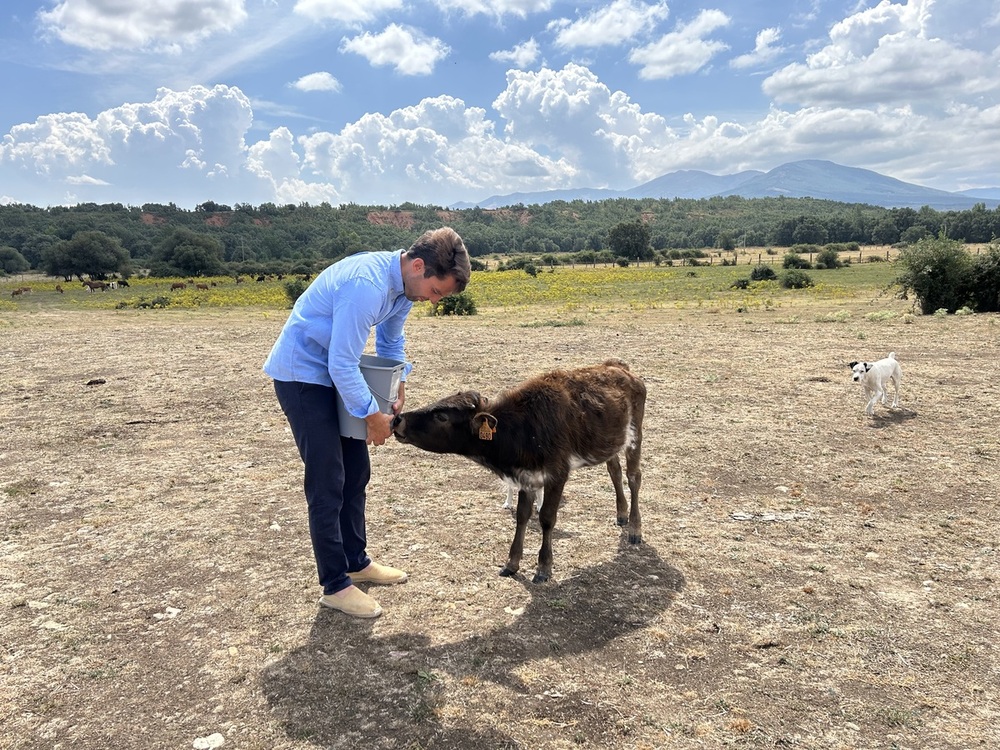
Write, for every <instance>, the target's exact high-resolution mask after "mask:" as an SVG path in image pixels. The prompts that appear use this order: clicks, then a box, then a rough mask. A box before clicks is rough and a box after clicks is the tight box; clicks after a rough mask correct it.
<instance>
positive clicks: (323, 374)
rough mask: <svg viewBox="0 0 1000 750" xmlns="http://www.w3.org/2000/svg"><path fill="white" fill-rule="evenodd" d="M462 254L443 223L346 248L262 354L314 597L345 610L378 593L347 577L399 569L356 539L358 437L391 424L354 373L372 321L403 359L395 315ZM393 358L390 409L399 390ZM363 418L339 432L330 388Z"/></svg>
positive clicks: (361, 490)
mask: <svg viewBox="0 0 1000 750" xmlns="http://www.w3.org/2000/svg"><path fill="white" fill-rule="evenodd" d="M469 275H470V264H469V254H468V252H467V251H466V249H465V244H464V243H463V242H462V238H461V237H459V236H458V234H457V233H456V232H455V231H454V230H453V229H451V228H450V227H442V228H441V229H435V230H432V231H428V232H425V233H424V234H422V235H421V236H420V237H419V238H418V239H417V241H416V242H414V243H413V245H412V246H411V247H410V248H409V249H408V250H406V251H403V250H397V251H393V252H367V253H357V254H356V255H351V256H348V257H347V258H344V259H343V260H340V261H338V262H337V263H334V264H333V265H332V266H330V267H329V268H327V269H326V270H325V271H323V272H322V273H321V274H319V275H318V276H317V277H316V279H315V280H314V281H313V282H312V284H310V285H309V288H308V289H306V291H305V292H304V293H303V294H302V295H301V296H300V297H299V298H298V300H296V302H295V305H294V307H293V308H292V312H291V315H289V317H288V321H287V322H286V323H285V326H284V328H283V329H282V331H281V334H280V335H279V336H278V340H277V341H276V342H275V344H274V347H273V348H272V349H271V353H270V354H269V355H268V357H267V360H266V361H265V363H264V372H266V373H267V374H268V375H269V376H271V377H272V378H273V379H274V390H275V393H276V394H277V397H278V403H279V404H280V405H281V409H282V411H284V413H285V416H286V417H287V418H288V424H289V425H290V427H291V430H292V434H293V435H294V437H295V443H296V445H297V446H298V449H299V455H300V456H301V457H302V462H303V464H304V465H305V482H304V484H305V495H306V502H307V504H308V506H309V534H310V537H311V538H312V546H313V553H314V555H315V557H316V568H317V571H318V573H319V583H320V585H321V586H322V587H323V596H322V598H321V599H320V604H321V605H323V606H326V607H330V608H332V609H336V610H339V611H341V612H345V613H347V614H349V615H352V616H354V617H378V616H379V615H380V614H381V613H382V608H381V607H380V606H379V604H378V602H376V601H375V599H373V598H372V597H371V596H369V595H368V594H366V593H365V592H364V591H362V590H361V589H359V588H357V587H356V586H355V585H354V584H356V583H362V582H368V583H373V584H393V583H402V582H403V581H405V580H406V573H405V572H403V571H402V570H398V569H396V568H392V567H389V566H387V565H381V564H379V563H377V562H373V561H372V560H371V558H370V557H368V555H367V553H366V551H365V549H366V546H367V538H366V534H365V488H366V486H367V485H368V480H369V478H370V477H371V464H370V463H369V457H368V445H382V444H383V443H384V442H385V441H386V439H387V438H388V437H389V436H390V435H391V434H392V429H391V427H390V424H391V421H392V415H391V414H383V413H382V412H380V411H379V409H378V402H377V401H376V400H375V398H374V397H373V396H372V394H371V392H370V391H369V389H368V386H367V384H366V383H365V380H364V377H363V376H362V374H361V368H360V361H361V355H362V354H363V353H364V348H365V344H366V343H367V341H368V337H369V334H370V333H371V329H372V327H374V328H375V351H376V354H378V356H380V357H386V358H389V359H394V360H397V361H405V359H406V355H405V352H404V348H405V343H406V341H405V337H404V335H403V323H404V322H405V321H406V316H407V314H408V313H409V312H410V308H411V307H413V303H414V302H422V301H428V300H429V301H431V302H435V303H436V302H439V301H440V300H441V299H442V298H443V297H447V296H448V295H450V294H457V293H459V292H461V291H463V290H464V289H465V287H466V285H467V284H468V283H469ZM412 368H413V366H412V365H410V364H407V365H406V366H405V367H404V368H403V373H402V376H401V380H402V381H403V382H401V383H400V384H399V394H398V397H397V399H396V401H395V403H393V404H392V411H393V414H397V413H399V412H400V411H401V410H402V408H403V402H404V400H405V398H406V396H405V393H406V386H405V380H406V376H407V375H408V374H409V373H410V370H412ZM337 393H339V394H340V396H341V398H342V399H343V401H344V405H345V407H346V408H347V411H348V412H350V413H351V414H352V415H353V416H355V417H359V418H363V419H364V420H365V422H366V426H367V433H368V435H367V439H366V440H364V441H362V440H356V439H353V438H347V437H341V436H340V428H339V423H338V417H337V404H336V394H337Z"/></svg>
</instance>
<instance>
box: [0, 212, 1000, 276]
mask: <svg viewBox="0 0 1000 750" xmlns="http://www.w3.org/2000/svg"><path fill="white" fill-rule="evenodd" d="M443 224H447V225H450V226H452V227H454V228H455V229H456V230H457V231H458V232H459V234H461V235H462V237H463V239H464V240H465V243H466V246H467V247H468V248H469V252H470V253H471V255H472V256H473V257H474V258H481V257H485V256H496V257H500V258H503V257H513V256H517V255H531V256H535V257H538V256H541V255H544V254H554V253H582V254H584V257H591V258H593V257H608V256H611V257H626V258H633V259H649V258H652V257H655V256H656V255H657V254H660V255H661V256H664V257H666V255H667V253H668V252H673V253H679V252H683V251H694V250H702V249H721V250H727V251H732V250H734V249H738V248H740V247H792V246H795V245H804V244H810V245H825V244H829V243H857V244H878V245H893V244H896V243H900V242H902V243H914V242H917V241H919V240H921V239H924V238H927V237H935V238H946V239H951V240H956V241H959V242H966V243H986V242H990V241H992V240H994V239H995V238H997V237H1000V208H998V209H994V210H988V209H987V208H986V206H985V204H977V205H975V206H974V207H972V208H971V209H968V210H963V211H937V210H934V209H932V208H929V207H923V208H921V209H919V210H915V209H911V208H881V207H878V206H872V205H868V204H850V203H839V202H835V201H825V200H818V199H812V198H741V197H739V196H729V197H724V198H723V197H717V198H704V199H672V200H666V199H627V198H616V199H610V200H604V201H594V202H589V201H582V200H577V201H553V202H550V203H544V204H532V205H523V204H517V205H512V206H508V207H505V208H499V209H483V208H470V209H461V210H453V209H447V208H444V207H441V206H431V205H416V204H411V203H406V204H401V205H398V206H361V205H356V204H344V205H340V206H331V205H330V204H326V203H323V204H319V205H309V204H299V205H292V204H288V205H283V206H279V205H275V204H273V203H265V204H261V205H259V206H251V205H249V204H237V205H235V206H228V205H223V204H218V203H215V202H213V201H208V202H206V203H203V204H200V205H198V206H197V207H196V208H195V209H194V210H187V209H182V208H179V207H177V206H176V205H174V204H172V203H171V204H166V205H163V204H144V205H141V206H126V205H122V204H118V203H115V204H94V203H85V204H79V205H76V206H53V207H48V208H39V207H35V206H30V205H23V204H11V205H0V272H6V273H23V272H25V271H28V270H38V271H42V272H45V273H48V274H50V275H53V276H66V277H72V276H74V275H81V274H87V275H89V276H91V277H93V278H102V277H103V276H105V275H108V274H111V273H119V274H130V273H133V272H134V270H135V269H137V268H142V269H148V270H149V272H150V273H152V274H154V275H164V276H166V275H204V276H208V275H221V274H239V273H244V274H251V273H300V272H301V273H311V272H313V271H315V270H318V269H319V268H322V267H323V266H325V265H327V264H329V263H330V262H332V261H334V260H336V259H338V258H341V257H344V256H345V255H349V254H351V253H354V252H358V251H360V250H369V249H395V248H402V247H408V246H409V245H410V244H411V243H412V241H413V239H414V238H415V237H416V236H417V235H419V234H420V233H421V232H423V231H424V230H426V229H431V228H434V227H438V226H441V225H443Z"/></svg>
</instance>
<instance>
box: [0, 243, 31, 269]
mask: <svg viewBox="0 0 1000 750" xmlns="http://www.w3.org/2000/svg"><path fill="white" fill-rule="evenodd" d="M29 268H31V264H30V263H28V261H27V260H26V259H25V257H24V256H23V255H21V253H19V252H18V251H17V250H15V249H14V248H12V247H10V246H9V245H8V246H4V247H0V271H3V272H5V273H24V272H25V271H27V270H28V269H29Z"/></svg>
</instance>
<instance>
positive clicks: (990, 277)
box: [970, 245, 1000, 312]
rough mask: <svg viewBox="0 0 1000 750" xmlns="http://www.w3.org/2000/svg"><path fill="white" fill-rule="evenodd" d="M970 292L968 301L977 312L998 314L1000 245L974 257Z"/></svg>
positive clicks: (999, 298) (999, 305)
mask: <svg viewBox="0 0 1000 750" xmlns="http://www.w3.org/2000/svg"><path fill="white" fill-rule="evenodd" d="M970 290H971V291H970V295H971V297H972V299H971V300H970V301H971V302H972V306H973V307H974V308H975V309H976V310H977V311H978V312H1000V245H993V246H992V247H990V249H989V250H988V251H987V253H986V254H985V255H980V256H977V257H976V259H975V261H974V262H973V264H972V279H971V283H970Z"/></svg>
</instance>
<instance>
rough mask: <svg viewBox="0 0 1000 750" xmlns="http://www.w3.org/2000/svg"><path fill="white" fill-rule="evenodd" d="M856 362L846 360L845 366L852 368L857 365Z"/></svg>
mask: <svg viewBox="0 0 1000 750" xmlns="http://www.w3.org/2000/svg"><path fill="white" fill-rule="evenodd" d="M857 364H858V363H857V362H848V363H847V366H848V367H850V368H851V369H852V370H853V369H854V366H855V365H857Z"/></svg>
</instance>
